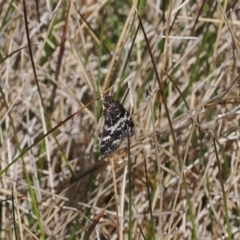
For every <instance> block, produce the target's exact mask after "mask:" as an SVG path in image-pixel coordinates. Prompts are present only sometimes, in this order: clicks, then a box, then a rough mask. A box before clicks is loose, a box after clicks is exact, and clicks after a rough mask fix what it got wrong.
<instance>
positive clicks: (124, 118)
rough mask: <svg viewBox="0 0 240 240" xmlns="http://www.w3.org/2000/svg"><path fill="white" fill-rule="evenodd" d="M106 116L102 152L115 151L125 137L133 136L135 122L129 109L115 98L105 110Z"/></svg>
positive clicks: (103, 153) (104, 153)
mask: <svg viewBox="0 0 240 240" xmlns="http://www.w3.org/2000/svg"><path fill="white" fill-rule="evenodd" d="M103 114H104V117H105V122H104V132H103V136H102V141H101V154H102V155H107V154H110V153H112V152H114V151H115V150H116V149H117V148H118V147H119V146H120V145H121V142H122V140H123V138H124V137H127V136H128V135H129V137H131V136H132V135H133V133H134V124H133V120H132V118H131V116H130V115H129V113H128V111H127V110H126V109H125V108H124V107H123V106H122V104H120V103H119V102H118V101H116V100H114V102H112V103H111V104H110V105H108V107H107V108H106V109H105V110H104V112H103Z"/></svg>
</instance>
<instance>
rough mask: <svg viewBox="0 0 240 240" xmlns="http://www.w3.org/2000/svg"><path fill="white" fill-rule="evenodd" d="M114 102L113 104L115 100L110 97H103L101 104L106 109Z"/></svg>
mask: <svg viewBox="0 0 240 240" xmlns="http://www.w3.org/2000/svg"><path fill="white" fill-rule="evenodd" d="M114 102H115V100H114V98H113V97H112V96H110V95H104V96H103V104H104V106H105V107H108V106H109V105H111V104H112V103H114Z"/></svg>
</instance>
